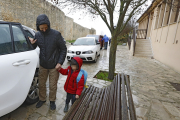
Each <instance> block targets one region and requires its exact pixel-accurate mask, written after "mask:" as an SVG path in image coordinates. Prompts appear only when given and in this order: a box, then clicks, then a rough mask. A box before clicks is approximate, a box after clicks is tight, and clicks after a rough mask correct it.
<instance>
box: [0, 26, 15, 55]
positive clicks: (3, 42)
mask: <svg viewBox="0 0 180 120" xmlns="http://www.w3.org/2000/svg"><path fill="white" fill-rule="evenodd" d="M10 53H13V49H12V42H11V34H10V29H9V25H8V24H0V55H4V54H10Z"/></svg>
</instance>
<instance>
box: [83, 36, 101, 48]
mask: <svg viewBox="0 0 180 120" xmlns="http://www.w3.org/2000/svg"><path fill="white" fill-rule="evenodd" d="M86 37H95V39H96V41H99V42H100V49H102V47H103V46H104V41H102V38H103V36H102V35H94V34H89V35H87V36H86Z"/></svg>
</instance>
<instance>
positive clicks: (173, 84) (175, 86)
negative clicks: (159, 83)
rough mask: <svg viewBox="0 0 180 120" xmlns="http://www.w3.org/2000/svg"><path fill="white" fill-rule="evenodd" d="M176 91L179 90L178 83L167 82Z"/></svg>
mask: <svg viewBox="0 0 180 120" xmlns="http://www.w3.org/2000/svg"><path fill="white" fill-rule="evenodd" d="M169 83H170V84H171V85H172V86H173V87H174V88H175V89H176V90H177V91H180V84H179V83H172V82H169Z"/></svg>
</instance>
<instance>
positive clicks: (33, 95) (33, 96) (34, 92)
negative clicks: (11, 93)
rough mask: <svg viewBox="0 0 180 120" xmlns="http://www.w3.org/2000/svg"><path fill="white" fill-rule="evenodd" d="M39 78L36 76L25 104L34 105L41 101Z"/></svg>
mask: <svg viewBox="0 0 180 120" xmlns="http://www.w3.org/2000/svg"><path fill="white" fill-rule="evenodd" d="M38 83H39V78H38V76H36V75H35V76H34V78H33V82H32V84H31V87H30V90H29V92H28V95H27V98H26V100H25V102H24V103H25V104H29V105H30V104H34V103H36V102H38V100H39V88H38Z"/></svg>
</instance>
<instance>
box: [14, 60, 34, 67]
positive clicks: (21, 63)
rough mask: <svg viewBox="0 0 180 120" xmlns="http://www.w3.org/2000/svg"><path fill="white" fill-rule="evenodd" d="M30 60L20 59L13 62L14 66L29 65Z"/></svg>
mask: <svg viewBox="0 0 180 120" xmlns="http://www.w3.org/2000/svg"><path fill="white" fill-rule="evenodd" d="M30 62H31V61H30V60H20V61H17V62H15V63H13V66H20V65H27V64H29V63H30Z"/></svg>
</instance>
